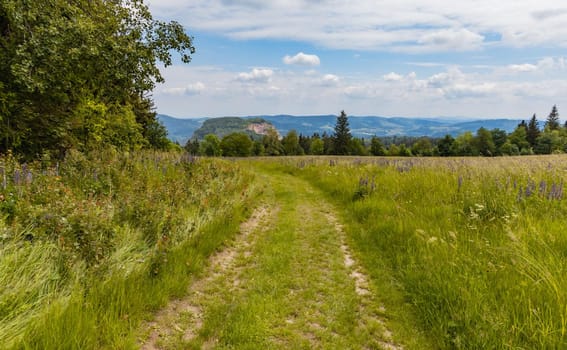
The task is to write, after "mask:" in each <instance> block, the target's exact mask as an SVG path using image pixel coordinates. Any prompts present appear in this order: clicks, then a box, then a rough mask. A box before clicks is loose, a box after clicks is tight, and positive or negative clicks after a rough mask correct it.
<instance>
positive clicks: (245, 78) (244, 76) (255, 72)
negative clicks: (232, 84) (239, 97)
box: [236, 68, 274, 83]
mask: <svg viewBox="0 0 567 350" xmlns="http://www.w3.org/2000/svg"><path fill="white" fill-rule="evenodd" d="M273 75H274V71H273V70H271V69H266V68H254V69H252V71H251V72H249V73H246V72H243V73H239V74H238V76H237V77H236V80H238V81H241V82H252V83H267V82H269V81H270V80H271V78H272V76H273Z"/></svg>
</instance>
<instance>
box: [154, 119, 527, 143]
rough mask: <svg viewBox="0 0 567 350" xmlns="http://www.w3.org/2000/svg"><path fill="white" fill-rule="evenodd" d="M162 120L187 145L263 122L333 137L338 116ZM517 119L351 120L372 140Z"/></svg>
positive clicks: (510, 126) (508, 125)
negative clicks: (206, 137) (209, 135)
mask: <svg viewBox="0 0 567 350" xmlns="http://www.w3.org/2000/svg"><path fill="white" fill-rule="evenodd" d="M158 118H159V120H160V121H161V122H162V123H163V124H164V125H165V127H166V128H167V130H168V131H169V137H170V138H171V139H172V140H174V141H178V142H180V143H181V144H184V143H185V142H186V141H187V140H188V139H189V138H191V137H197V138H203V137H204V135H206V134H208V133H214V134H217V135H219V136H221V137H222V136H224V135H226V134H227V133H230V132H233V131H246V128H247V126H248V125H250V123H254V122H255V121H258V120H262V121H265V122H267V123H268V124H271V125H273V126H274V127H275V128H276V129H277V131H278V132H279V133H280V134H281V135H286V134H287V133H288V132H289V131H290V130H296V131H297V132H298V133H299V134H303V135H312V134H313V133H315V132H316V133H319V134H322V133H323V132H326V133H328V134H331V133H333V131H334V127H335V122H336V118H337V116H335V115H319V116H293V115H261V116H248V117H242V118H238V117H223V118H210V119H208V118H199V119H177V118H173V117H169V116H165V115H158ZM520 121H521V120H518V119H483V120H471V119H466V120H465V119H462V118H453V119H451V118H447V117H443V118H403V117H392V118H387V117H379V116H349V124H350V129H351V132H352V134H353V135H354V136H355V137H371V136H374V135H376V136H417V137H418V136H430V137H443V136H445V135H446V134H450V135H452V136H456V135H459V134H462V133H464V132H465V131H471V132H476V131H477V130H478V129H479V128H480V127H484V128H486V129H496V128H498V129H502V130H505V131H506V132H512V131H513V130H514V128H515V127H516V126H517V125H518V123H520Z"/></svg>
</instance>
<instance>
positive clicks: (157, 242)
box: [0, 153, 567, 349]
mask: <svg viewBox="0 0 567 350" xmlns="http://www.w3.org/2000/svg"><path fill="white" fill-rule="evenodd" d="M0 170H1V171H0V179H1V180H2V181H1V182H2V183H1V185H2V186H1V187H0V212H1V214H2V215H3V220H2V221H0V339H3V340H4V341H3V344H2V345H1V346H0V347H3V348H7V349H11V348H14V349H20V348H33V349H63V348H69V349H71V348H81V349H84V348H87V349H89V348H90V349H96V348H139V347H142V348H146V349H155V348H168V349H169V348H172V349H177V348H203V347H205V348H206V347H212V348H221V349H222V348H227V349H228V348H231V349H253V348H257V347H258V346H260V347H261V348H265V349H270V348H273V349H278V348H322V349H337V348H340V349H368V348H371V349H373V348H376V349H380V348H383V349H400V348H402V347H403V348H404V349H555V348H564V347H566V346H567V340H566V332H567V295H566V294H565V293H564V291H565V290H567V274H566V272H567V271H566V267H567V263H566V261H567V260H566V259H567V233H566V232H565V229H564V227H565V225H564V222H565V221H564V220H565V218H566V217H567V205H566V204H565V198H564V194H563V186H564V179H565V177H566V175H567V174H566V172H567V159H566V158H564V157H563V156H546V157H521V158H520V157H518V158H514V157H510V158H448V159H447V158H444V159H436V158H404V159H396V158H370V157H366V158H349V157H338V158H337V157H335V158H332V157H295V158H278V159H271V158H262V159H252V160H250V159H246V160H244V159H243V160H234V161H226V160H220V159H205V158H199V159H195V158H191V157H188V156H186V155H183V154H173V153H142V154H135V155H134V154H130V155H129V154H126V155H116V154H99V155H97V156H96V157H90V158H89V159H87V158H86V157H85V156H83V155H81V154H79V153H72V154H70V155H69V156H68V157H67V159H66V160H65V161H62V162H53V161H51V160H48V159H46V160H43V161H42V162H37V163H35V164H18V163H17V162H15V160H14V159H13V158H11V157H9V156H6V157H4V158H2V159H0ZM172 300H173V301H172ZM168 301H172V302H168ZM158 310H159V311H158Z"/></svg>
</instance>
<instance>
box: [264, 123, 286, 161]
mask: <svg viewBox="0 0 567 350" xmlns="http://www.w3.org/2000/svg"><path fill="white" fill-rule="evenodd" d="M262 144H263V145H264V152H265V154H266V155H268V156H281V155H284V149H283V146H282V143H281V141H280V139H279V136H278V133H277V132H276V130H273V129H272V130H268V133H267V134H266V135H264V136H263V137H262Z"/></svg>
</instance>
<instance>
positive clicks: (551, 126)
mask: <svg viewBox="0 0 567 350" xmlns="http://www.w3.org/2000/svg"><path fill="white" fill-rule="evenodd" d="M560 127H561V125H559V112H558V111H557V106H556V105H554V106H553V108H552V109H551V112H550V113H549V116H548V117H547V120H546V122H545V129H546V130H548V131H553V130H559V128H560Z"/></svg>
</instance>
